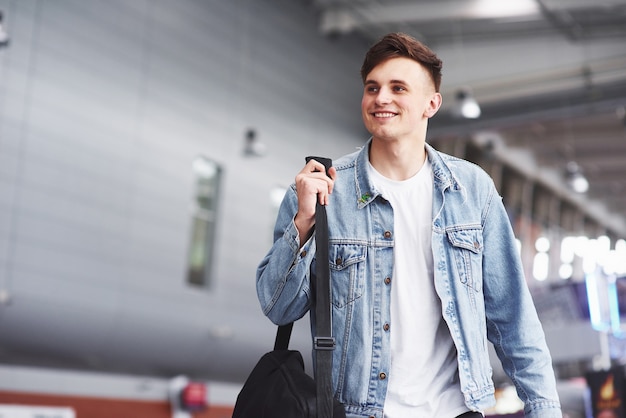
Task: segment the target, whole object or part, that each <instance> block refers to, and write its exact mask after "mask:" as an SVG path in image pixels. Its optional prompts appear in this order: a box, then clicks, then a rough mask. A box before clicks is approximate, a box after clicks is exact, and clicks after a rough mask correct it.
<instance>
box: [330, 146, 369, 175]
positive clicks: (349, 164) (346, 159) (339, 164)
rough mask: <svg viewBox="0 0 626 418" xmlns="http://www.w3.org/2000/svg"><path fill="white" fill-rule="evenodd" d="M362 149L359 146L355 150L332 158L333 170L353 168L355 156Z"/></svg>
mask: <svg viewBox="0 0 626 418" xmlns="http://www.w3.org/2000/svg"><path fill="white" fill-rule="evenodd" d="M362 149H363V148H362V147H359V148H358V149H357V150H356V151H354V152H351V153H350V154H346V155H343V156H341V157H339V158H337V159H336V160H333V167H335V170H337V171H338V172H339V171H345V170H350V169H353V168H354V167H355V165H356V160H357V157H358V155H359V153H360V152H361V151H362Z"/></svg>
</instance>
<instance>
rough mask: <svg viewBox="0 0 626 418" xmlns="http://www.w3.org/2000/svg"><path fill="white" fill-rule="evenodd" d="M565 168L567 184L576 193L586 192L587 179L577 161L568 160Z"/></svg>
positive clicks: (587, 187) (587, 186)
mask: <svg viewBox="0 0 626 418" xmlns="http://www.w3.org/2000/svg"><path fill="white" fill-rule="evenodd" d="M565 170H566V180H567V184H568V186H569V187H570V188H571V189H572V190H573V191H575V192H576V193H581V194H582V193H587V190H589V181H588V180H587V178H586V177H585V176H584V175H583V173H582V170H581V169H580V166H579V165H578V163H576V162H575V161H570V162H568V163H567V167H566V169H565Z"/></svg>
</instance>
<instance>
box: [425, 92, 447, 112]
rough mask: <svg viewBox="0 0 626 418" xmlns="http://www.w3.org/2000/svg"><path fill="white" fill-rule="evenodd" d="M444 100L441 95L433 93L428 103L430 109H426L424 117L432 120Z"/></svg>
mask: <svg viewBox="0 0 626 418" xmlns="http://www.w3.org/2000/svg"><path fill="white" fill-rule="evenodd" d="M442 100H443V99H442V97H441V93H439V92H435V93H433V95H432V96H431V97H430V101H429V102H428V107H426V109H425V110H424V117H426V118H432V117H433V116H435V114H436V113H437V111H438V110H439V108H440V107H441V103H442Z"/></svg>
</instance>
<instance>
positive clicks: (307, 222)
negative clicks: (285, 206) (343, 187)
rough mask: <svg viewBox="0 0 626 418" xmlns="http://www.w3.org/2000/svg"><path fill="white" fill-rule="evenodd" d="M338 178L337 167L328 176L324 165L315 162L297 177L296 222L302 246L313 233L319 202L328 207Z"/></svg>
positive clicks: (310, 163)
mask: <svg viewBox="0 0 626 418" xmlns="http://www.w3.org/2000/svg"><path fill="white" fill-rule="evenodd" d="M329 176H330V177H329ZM336 177H337V170H335V167H330V169H329V170H328V176H327V175H326V168H325V167H324V164H322V163H320V162H318V161H315V160H310V161H309V162H308V163H307V164H306V165H305V166H304V168H303V169H302V170H301V171H300V172H299V173H298V174H297V175H296V193H297V194H298V213H297V214H296V217H295V218H294V222H295V225H296V228H297V229H298V234H299V236H300V246H302V245H304V243H305V242H306V241H307V240H308V239H309V237H310V236H311V234H312V233H313V226H315V206H316V204H317V202H318V201H319V202H320V204H322V205H328V203H329V195H330V194H331V193H332V192H333V186H334V184H335V179H336Z"/></svg>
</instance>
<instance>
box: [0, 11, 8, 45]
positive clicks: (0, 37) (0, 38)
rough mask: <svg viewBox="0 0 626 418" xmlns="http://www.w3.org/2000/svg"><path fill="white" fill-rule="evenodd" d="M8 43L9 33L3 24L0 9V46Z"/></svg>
mask: <svg viewBox="0 0 626 418" xmlns="http://www.w3.org/2000/svg"><path fill="white" fill-rule="evenodd" d="M8 44H9V34H8V33H7V31H6V29H5V26H4V15H3V13H2V10H0V47H3V46H6V45H8Z"/></svg>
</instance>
